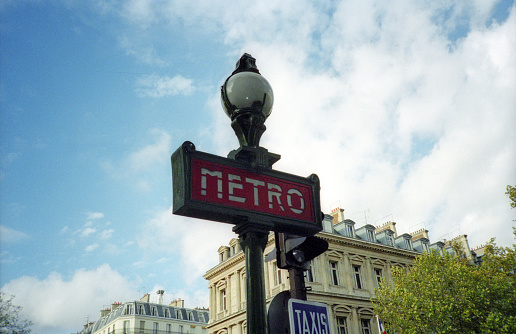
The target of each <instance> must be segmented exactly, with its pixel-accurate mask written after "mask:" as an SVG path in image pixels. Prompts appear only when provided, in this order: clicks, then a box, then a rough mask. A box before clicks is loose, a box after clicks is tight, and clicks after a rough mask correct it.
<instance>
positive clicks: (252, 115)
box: [221, 53, 280, 334]
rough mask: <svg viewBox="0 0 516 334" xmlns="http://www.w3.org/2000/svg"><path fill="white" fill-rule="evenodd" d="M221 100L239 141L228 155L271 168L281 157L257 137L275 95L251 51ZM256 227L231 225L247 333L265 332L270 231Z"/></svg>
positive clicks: (223, 90) (245, 223)
mask: <svg viewBox="0 0 516 334" xmlns="http://www.w3.org/2000/svg"><path fill="white" fill-rule="evenodd" d="M221 100H222V106H223V108H224V112H225V113H226V115H228V116H229V118H231V127H232V128H233V130H234V131H235V134H236V136H237V138H238V142H239V144H240V148H238V149H237V150H233V151H231V152H230V153H229V154H228V158H230V159H234V160H237V161H241V162H244V163H245V164H247V165H248V166H249V167H251V168H252V169H257V170H261V169H262V170H263V169H265V170H267V169H268V170H270V169H271V168H272V165H273V164H274V163H275V162H276V161H278V160H279V159H280V156H279V155H278V154H274V153H269V152H268V150H267V149H265V148H263V147H260V138H261V137H262V134H263V133H264V132H265V130H266V127H265V120H266V119H267V117H269V115H270V114H271V111H272V105H273V102H274V94H273V92H272V87H271V85H270V84H269V82H268V81H267V80H266V79H265V78H264V77H263V76H262V75H261V74H260V72H259V71H258V68H257V67H256V59H255V58H253V57H252V56H251V55H250V54H247V53H244V55H243V56H242V57H241V58H240V59H239V60H238V61H237V63H236V69H235V70H234V71H233V73H231V75H230V76H229V77H228V78H227V79H226V81H225V82H224V85H222V87H221ZM259 226H260V224H257V222H253V221H249V220H245V221H243V222H241V223H239V224H237V225H236V226H235V227H234V228H233V231H234V232H235V233H237V234H238V237H239V242H240V245H241V246H242V249H243V250H244V254H245V268H246V269H245V270H246V300H247V303H246V312H247V330H248V333H249V334H266V333H267V312H266V305H265V300H266V296H265V281H264V265H263V251H264V250H265V246H266V244H267V240H268V235H269V231H268V230H267V229H265V228H260V227H259Z"/></svg>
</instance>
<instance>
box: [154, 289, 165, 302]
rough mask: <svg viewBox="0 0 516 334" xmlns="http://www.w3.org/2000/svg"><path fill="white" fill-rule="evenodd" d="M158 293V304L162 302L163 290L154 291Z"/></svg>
mask: <svg viewBox="0 0 516 334" xmlns="http://www.w3.org/2000/svg"><path fill="white" fill-rule="evenodd" d="M156 293H157V294H158V304H160V305H162V304H163V294H164V293H165V290H158V291H157V292H156Z"/></svg>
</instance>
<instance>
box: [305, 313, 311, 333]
mask: <svg viewBox="0 0 516 334" xmlns="http://www.w3.org/2000/svg"><path fill="white" fill-rule="evenodd" d="M305 333H308V334H311V333H310V325H309V324H308V317H307V316H306V312H304V311H303V334H305Z"/></svg>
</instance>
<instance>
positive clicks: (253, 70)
mask: <svg viewBox="0 0 516 334" xmlns="http://www.w3.org/2000/svg"><path fill="white" fill-rule="evenodd" d="M221 100H222V107H223V108H224V112H225V113H226V115H228V117H229V118H231V127H232V128H233V130H234V131H235V134H236V136H237V138H238V142H239V144H240V148H239V149H238V150H235V151H232V152H231V153H230V154H229V157H230V158H233V159H236V160H246V161H248V162H250V163H252V164H253V165H258V166H261V167H268V168H270V167H271V166H272V164H274V163H275V162H276V161H278V160H279V159H280V156H279V155H277V154H273V153H269V152H268V151H267V150H266V149H265V148H263V147H260V146H259V145H260V138H261V137H262V134H263V133H264V132H265V130H266V127H265V120H266V119H267V117H269V115H270V114H271V111H272V105H273V104H274V93H273V91H272V87H271V85H270V84H269V82H268V81H267V80H266V79H265V78H264V77H263V76H262V75H261V74H260V71H258V68H257V67H256V59H255V58H253V57H252V56H251V55H250V54H248V53H244V55H243V56H242V57H241V58H240V59H239V60H238V62H237V63H236V69H235V70H234V71H233V73H231V75H230V76H229V77H228V78H227V79H226V81H225V82H224V84H223V85H222V87H221Z"/></svg>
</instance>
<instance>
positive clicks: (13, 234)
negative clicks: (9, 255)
mask: <svg viewBox="0 0 516 334" xmlns="http://www.w3.org/2000/svg"><path fill="white" fill-rule="evenodd" d="M27 239H30V235H28V234H27V233H25V232H21V231H17V230H15V229H12V228H9V227H7V226H4V225H0V244H2V243H16V242H21V241H24V240H27Z"/></svg>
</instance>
